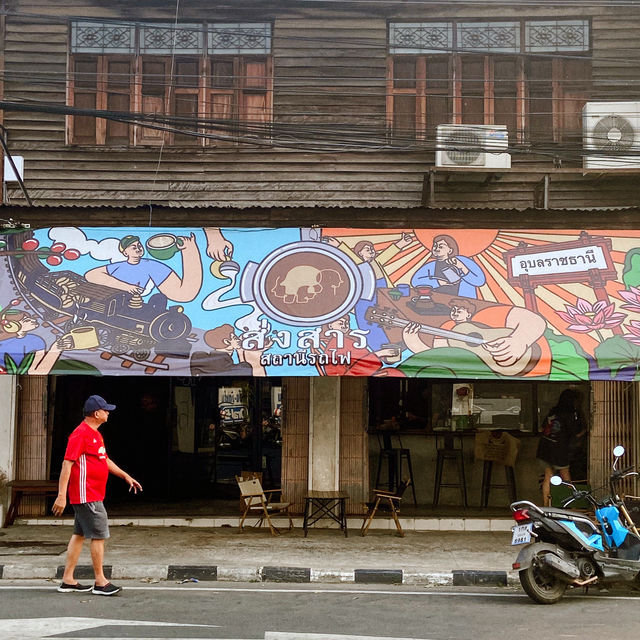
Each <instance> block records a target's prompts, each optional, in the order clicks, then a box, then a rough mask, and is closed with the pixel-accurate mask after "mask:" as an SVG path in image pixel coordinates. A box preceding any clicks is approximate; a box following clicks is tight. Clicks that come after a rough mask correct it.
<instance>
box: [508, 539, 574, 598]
mask: <svg viewBox="0 0 640 640" xmlns="http://www.w3.org/2000/svg"><path fill="white" fill-rule="evenodd" d="M545 553H548V552H544V551H540V552H539V553H536V555H535V556H534V557H533V558H532V559H531V564H530V565H529V566H528V567H527V568H526V569H523V570H522V571H520V573H519V577H520V584H521V585H522V588H523V589H524V590H525V593H526V594H527V595H528V596H529V597H530V598H531V599H532V600H533V601H534V602H537V603H538V604H554V603H555V602H558V600H560V598H562V596H563V595H564V592H565V591H566V589H567V583H566V582H563V581H562V580H560V579H559V578H558V577H556V576H554V575H553V573H552V572H551V571H549V569H547V568H546V567H545V566H544V563H543V562H542V560H541V557H542V556H543V555H544V554H545Z"/></svg>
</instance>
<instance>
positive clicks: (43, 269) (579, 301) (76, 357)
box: [0, 227, 640, 380]
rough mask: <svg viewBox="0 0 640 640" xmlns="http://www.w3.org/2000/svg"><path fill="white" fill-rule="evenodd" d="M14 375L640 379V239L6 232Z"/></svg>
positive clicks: (2, 239) (3, 342) (622, 234)
mask: <svg viewBox="0 0 640 640" xmlns="http://www.w3.org/2000/svg"><path fill="white" fill-rule="evenodd" d="M0 372H2V373H4V374H34V375H47V374H63V373H65V374H68V373H77V374H91V375H175V376H322V375H331V376H341V375H359V376H397V377H438V378H442V377H444V378H478V379H491V378H498V379H548V380H576V379H582V380H587V379H616V380H633V379H640V231H606V230H604V231H599V230H598V231H593V230H592V231H589V232H585V231H580V230H575V231H572V230H517V231H516V230H499V229H465V230H462V229H451V230H442V229H395V230H391V229H376V230H373V229H368V230H367V229H348V228H335V229H326V228H325V229H316V228H312V229H307V228H285V229H241V228H229V229H219V228H172V229H163V228H132V229H126V228H120V227H118V228H91V227H81V228H77V227H64V228H61V227H54V228H49V229H38V230H35V231H34V230H24V231H17V232H6V233H4V234H3V235H0Z"/></svg>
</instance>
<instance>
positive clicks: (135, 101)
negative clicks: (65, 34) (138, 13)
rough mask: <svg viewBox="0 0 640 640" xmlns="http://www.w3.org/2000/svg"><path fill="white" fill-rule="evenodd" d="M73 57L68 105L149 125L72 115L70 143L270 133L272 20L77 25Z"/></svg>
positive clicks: (180, 142) (201, 140) (181, 141)
mask: <svg viewBox="0 0 640 640" xmlns="http://www.w3.org/2000/svg"><path fill="white" fill-rule="evenodd" d="M70 52H71V56H70V70H69V71H70V73H69V86H68V103H69V104H70V105H71V106H74V107H78V108H82V109H89V110H94V109H98V110H108V111H111V112H120V113H123V114H127V115H129V116H131V114H132V113H134V114H137V113H139V114H144V115H145V116H147V117H149V116H151V122H150V124H151V125H152V126H142V125H136V126H131V125H130V124H129V123H127V122H122V121H119V120H117V119H115V120H114V119H104V118H95V117H93V116H91V115H82V116H70V117H69V126H68V132H69V134H68V137H69V142H70V143H71V144H80V145H105V146H118V145H124V146H130V145H160V144H172V145H177V146H184V145H191V146H203V145H207V144H212V143H215V144H216V145H220V144H222V145H224V144H232V140H233V139H234V138H236V137H238V136H239V137H242V138H243V139H247V138H249V139H250V138H252V137H264V136H265V135H267V131H268V124H269V123H270V122H271V117H272V106H271V105H272V81H273V80H272V65H271V56H270V54H271V25H270V24H268V23H236V24H229V23H224V24H222V23H213V24H212V23H209V24H178V25H174V24H157V23H156V24H129V23H127V24H126V25H123V24H120V23H102V22H88V21H74V22H72V23H71V42H70ZM168 129H173V131H168ZM203 133H204V134H209V135H210V136H211V137H210V138H205V137H204V136H202V135H199V134H203Z"/></svg>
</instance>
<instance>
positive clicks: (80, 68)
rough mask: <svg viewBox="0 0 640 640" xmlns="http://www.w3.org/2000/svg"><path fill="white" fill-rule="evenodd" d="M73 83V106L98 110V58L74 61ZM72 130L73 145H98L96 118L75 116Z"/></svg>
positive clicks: (71, 120)
mask: <svg viewBox="0 0 640 640" xmlns="http://www.w3.org/2000/svg"><path fill="white" fill-rule="evenodd" d="M71 83H72V86H71V91H70V94H71V96H72V100H73V104H72V106H74V107H76V108H78V109H96V108H97V100H98V98H97V91H98V58H97V56H92V57H82V58H76V59H74V61H73V75H72V78H71ZM70 129H71V142H72V143H73V144H96V119H95V117H93V116H73V117H72V118H70Z"/></svg>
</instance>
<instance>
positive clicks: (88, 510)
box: [71, 502, 109, 540]
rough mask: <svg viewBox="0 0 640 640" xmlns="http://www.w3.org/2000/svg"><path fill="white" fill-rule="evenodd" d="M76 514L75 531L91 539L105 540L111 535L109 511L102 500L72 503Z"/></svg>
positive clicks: (78, 534)
mask: <svg viewBox="0 0 640 640" xmlns="http://www.w3.org/2000/svg"><path fill="white" fill-rule="evenodd" d="M71 506H72V507H73V510H74V512H75V514H76V517H75V520H74V522H73V533H75V534H76V535H77V536H84V537H85V538H90V539H91V540H94V539H95V540H104V539H106V538H108V537H109V522H108V520H107V511H106V509H105V508H104V505H103V504H102V502H85V503H84V504H72V505H71Z"/></svg>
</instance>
